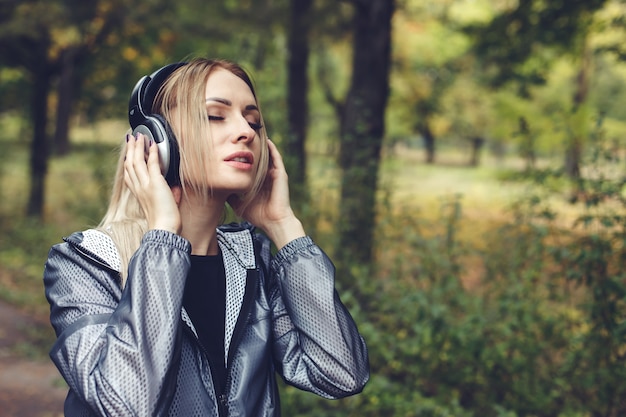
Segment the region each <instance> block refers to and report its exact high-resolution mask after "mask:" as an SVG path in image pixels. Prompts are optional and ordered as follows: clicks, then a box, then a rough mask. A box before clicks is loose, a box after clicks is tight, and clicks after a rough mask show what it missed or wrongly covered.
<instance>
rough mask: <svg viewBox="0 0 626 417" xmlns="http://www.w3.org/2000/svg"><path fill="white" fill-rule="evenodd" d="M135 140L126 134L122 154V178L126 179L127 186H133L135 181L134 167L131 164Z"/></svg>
mask: <svg viewBox="0 0 626 417" xmlns="http://www.w3.org/2000/svg"><path fill="white" fill-rule="evenodd" d="M135 140H136V138H135V137H134V136H132V135H126V149H125V152H126V154H125V156H124V178H125V179H128V181H127V183H126V184H127V185H128V186H129V187H132V186H134V184H135V183H136V181H137V175H136V174H135V168H134V166H133V160H134V155H135V146H134V145H135Z"/></svg>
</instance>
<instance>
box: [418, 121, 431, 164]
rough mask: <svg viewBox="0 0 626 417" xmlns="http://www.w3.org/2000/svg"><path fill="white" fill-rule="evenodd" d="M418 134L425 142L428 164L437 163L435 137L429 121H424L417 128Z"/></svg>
mask: <svg viewBox="0 0 626 417" xmlns="http://www.w3.org/2000/svg"><path fill="white" fill-rule="evenodd" d="M417 131H418V133H419V134H420V135H421V136H422V139H423V140H424V149H425V150H426V163H427V164H433V163H435V135H433V131H432V130H431V129H430V126H429V125H428V121H426V120H424V121H423V122H421V123H419V124H418V126H417Z"/></svg>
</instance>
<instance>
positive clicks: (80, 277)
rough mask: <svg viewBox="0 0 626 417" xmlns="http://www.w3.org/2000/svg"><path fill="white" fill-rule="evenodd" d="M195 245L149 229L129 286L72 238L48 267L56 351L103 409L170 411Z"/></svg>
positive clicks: (80, 390)
mask: <svg viewBox="0 0 626 417" xmlns="http://www.w3.org/2000/svg"><path fill="white" fill-rule="evenodd" d="M189 250H190V248H189V243H188V242H187V241H185V240H184V239H182V238H180V237H179V236H176V235H173V234H171V233H167V232H164V231H150V232H148V233H146V235H145V236H144V238H143V240H142V244H141V246H140V247H139V249H138V250H137V252H136V253H135V255H134V256H133V259H132V260H131V262H130V265H129V274H128V280H127V283H126V286H125V287H124V290H123V291H122V290H120V289H119V286H117V283H116V281H115V280H116V278H117V277H116V274H115V272H114V271H112V270H108V269H106V268H104V267H102V266H98V265H96V264H94V262H93V261H92V260H90V259H88V258H87V257H85V256H83V255H81V254H80V253H79V252H78V251H77V250H76V249H75V248H73V247H72V246H71V245H70V244H67V243H66V244H62V245H57V246H55V247H54V248H53V249H52V250H51V251H50V255H49V258H48V261H47V263H46V267H45V271H44V283H45V288H46V296H47V298H48V300H49V302H50V305H51V322H52V324H53V326H54V328H55V331H56V333H57V336H58V339H57V341H56V343H55V344H54V346H53V348H52V350H51V352H50V356H51V358H52V360H53V362H54V363H55V364H56V366H57V367H58V368H59V370H60V372H61V374H62V375H63V377H64V378H65V380H66V381H67V383H68V385H69V386H70V389H71V390H72V391H74V392H75V393H76V394H77V395H78V396H79V397H80V398H81V399H82V401H83V402H85V403H87V404H88V405H89V406H90V407H91V408H92V409H93V410H94V412H96V413H98V414H99V415H127V416H148V415H162V414H165V413H166V411H167V410H166V409H167V407H168V406H169V401H170V400H171V398H172V396H173V390H174V388H175V384H176V378H175V376H174V377H169V375H170V374H174V375H175V373H176V369H177V362H178V359H179V358H178V356H177V349H178V347H179V345H180V338H181V329H180V311H181V303H182V294H183V290H184V283H185V277H186V274H187V270H188V268H189V256H188V253H189Z"/></svg>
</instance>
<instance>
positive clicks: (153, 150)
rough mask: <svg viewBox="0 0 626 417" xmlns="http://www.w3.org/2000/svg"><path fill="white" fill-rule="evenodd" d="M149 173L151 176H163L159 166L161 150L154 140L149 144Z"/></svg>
mask: <svg viewBox="0 0 626 417" xmlns="http://www.w3.org/2000/svg"><path fill="white" fill-rule="evenodd" d="M147 158H148V159H147V163H148V172H149V173H150V175H158V176H161V166H160V165H159V148H158V146H156V144H155V143H154V141H153V140H150V141H149V142H148V156H147Z"/></svg>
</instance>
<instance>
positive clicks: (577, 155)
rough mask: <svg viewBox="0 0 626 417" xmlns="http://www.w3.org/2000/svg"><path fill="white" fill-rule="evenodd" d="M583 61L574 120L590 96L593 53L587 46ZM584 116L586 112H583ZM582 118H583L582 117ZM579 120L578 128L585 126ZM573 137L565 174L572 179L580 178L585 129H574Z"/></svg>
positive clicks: (569, 144) (576, 94)
mask: <svg viewBox="0 0 626 417" xmlns="http://www.w3.org/2000/svg"><path fill="white" fill-rule="evenodd" d="M582 55H583V56H582V60H581V65H580V70H579V71H578V76H577V77H576V92H575V94H574V97H573V109H572V114H573V117H574V118H578V117H579V116H578V115H577V114H576V113H577V112H578V110H579V109H580V108H581V107H583V106H584V105H585V103H586V102H587V97H588V96H589V78H590V72H591V52H590V50H589V48H588V47H587V46H585V47H584V49H583V54H582ZM583 114H584V112H583ZM581 117H582V116H581ZM584 123H585V121H584V120H583V121H582V122H581V121H579V120H575V124H576V125H577V127H580V126H581V125H582V124H584ZM573 130H574V131H573V133H572V137H571V138H570V141H569V143H568V145H567V149H566V150H565V163H564V165H565V167H564V169H565V174H566V175H567V176H568V177H569V178H571V179H574V180H576V179H578V178H580V160H581V158H582V153H583V142H584V138H583V136H582V135H583V131H584V130H583V129H573Z"/></svg>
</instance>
